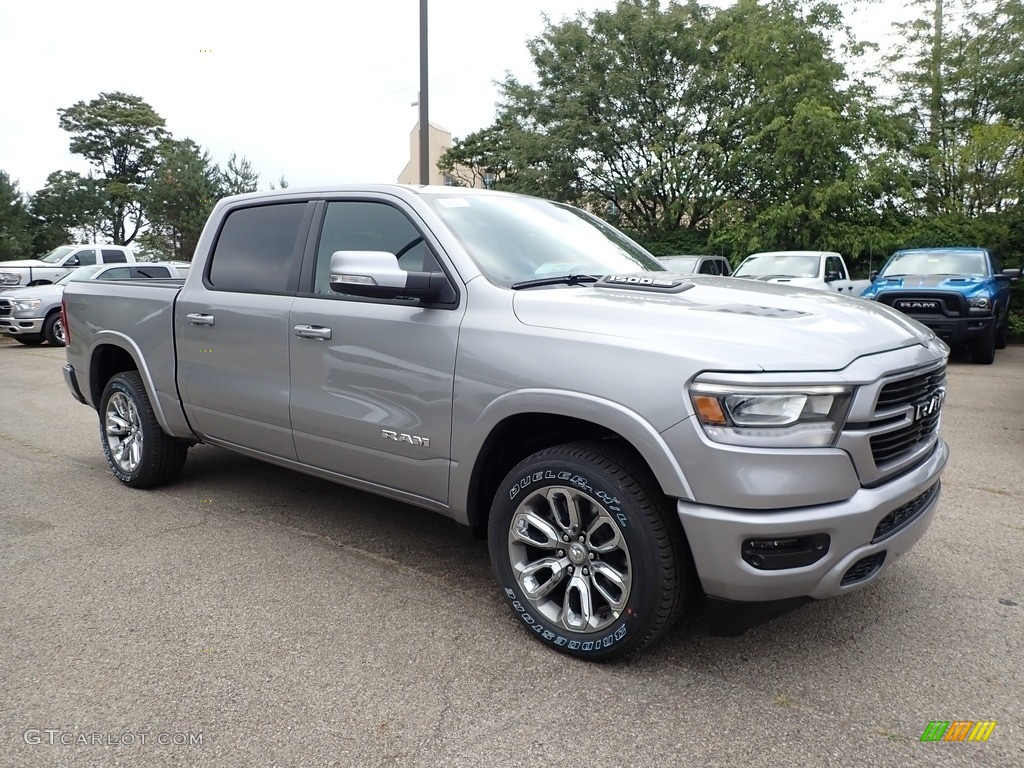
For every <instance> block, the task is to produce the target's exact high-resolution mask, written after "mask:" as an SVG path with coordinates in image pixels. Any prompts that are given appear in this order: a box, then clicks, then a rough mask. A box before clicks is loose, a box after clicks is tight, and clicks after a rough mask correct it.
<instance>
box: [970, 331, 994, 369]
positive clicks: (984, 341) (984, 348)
mask: <svg viewBox="0 0 1024 768" xmlns="http://www.w3.org/2000/svg"><path fill="white" fill-rule="evenodd" d="M995 359H996V329H995V326H994V325H993V326H992V327H991V328H989V329H988V332H987V333H986V334H985V335H984V336H982V337H981V338H980V339H978V340H977V341H975V342H973V343H972V344H971V361H972V362H974V363H977V364H979V365H992V363H994V362H995Z"/></svg>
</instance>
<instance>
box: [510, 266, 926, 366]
mask: <svg viewBox="0 0 1024 768" xmlns="http://www.w3.org/2000/svg"><path fill="white" fill-rule="evenodd" d="M648 276H649V277H651V278H654V279H658V280H664V279H665V278H666V277H672V276H671V275H667V274H666V273H664V272H658V273H648ZM675 279H685V281H686V283H689V284H692V287H690V288H686V289H684V290H682V291H680V292H677V293H666V292H663V291H660V290H658V289H657V288H619V287H610V286H606V285H602V284H594V285H586V286H567V287H561V286H559V287H551V288H532V289H525V290H520V291H517V292H516V294H515V297H514V299H513V308H514V311H515V314H516V317H518V318H519V320H520V322H522V323H523V324H525V325H530V326H537V327H541V328H551V329H561V330H566V331H576V332H580V333H594V334H601V335H605V336H613V337H619V338H625V339H631V340H635V341H636V342H637V343H638V344H639V343H645V342H651V341H653V342H656V343H657V342H660V343H662V344H664V345H667V346H670V347H674V348H676V349H678V350H679V351H680V353H681V354H685V355H686V356H687V357H690V358H693V359H695V360H702V361H703V362H704V364H705V366H706V367H708V368H710V369H715V368H718V369H720V370H724V369H732V370H736V369H743V370H754V369H757V368H760V369H762V370H764V371H811V370H819V371H836V370H841V369H843V368H845V367H846V366H847V365H849V364H850V363H851V362H853V361H854V360H855V359H857V358H858V357H862V356H864V355H870V354H875V353H879V352H887V351H890V350H893V349H898V348H901V347H909V346H914V345H921V346H927V345H928V344H929V341H930V340H931V339H932V338H934V333H932V331H930V330H929V329H927V328H925V327H924V326H923V325H921V324H919V323H917V322H916V321H914V320H911V319H910V318H909V317H907V316H906V315H904V314H902V313H901V312H897V311H895V310H893V309H890V308H889V307H886V306H884V305H881V304H877V303H875V302H871V301H865V300H863V299H858V298H853V297H850V296H843V295H840V294H836V293H832V292H827V291H816V290H809V289H801V288H791V287H786V286H777V285H770V284H766V283H762V282H757V281H746V280H742V281H741V280H734V279H731V278H716V277H696V276H689V275H687V276H682V275H679V276H675ZM737 363H739V365H737Z"/></svg>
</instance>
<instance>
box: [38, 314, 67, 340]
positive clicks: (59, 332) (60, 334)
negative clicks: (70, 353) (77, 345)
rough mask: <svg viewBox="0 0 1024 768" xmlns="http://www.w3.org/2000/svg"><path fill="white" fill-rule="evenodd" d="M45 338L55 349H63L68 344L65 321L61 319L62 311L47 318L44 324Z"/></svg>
mask: <svg viewBox="0 0 1024 768" xmlns="http://www.w3.org/2000/svg"><path fill="white" fill-rule="evenodd" d="M43 336H45V337H46V340H47V341H48V342H50V346H53V347H63V346H64V345H66V344H67V343H68V342H67V337H66V336H65V335H64V321H63V320H62V319H61V317H60V310H57V311H55V312H51V313H50V315H49V316H48V317H47V318H46V322H44V323H43Z"/></svg>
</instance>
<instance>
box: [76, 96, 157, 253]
mask: <svg viewBox="0 0 1024 768" xmlns="http://www.w3.org/2000/svg"><path fill="white" fill-rule="evenodd" d="M57 114H58V115H59V116H60V127H61V128H62V129H63V130H65V131H67V132H68V133H70V134H71V143H70V149H71V151H72V152H73V153H75V154H79V155H82V156H83V157H84V158H86V159H87V160H88V161H89V162H90V163H91V164H92V166H93V168H94V169H95V172H96V179H97V181H98V182H99V183H100V185H101V186H102V188H103V191H104V199H105V201H106V224H105V226H104V233H103V234H104V235H106V236H107V237H109V238H110V239H111V240H112V241H113V242H114V243H115V244H119V245H127V244H129V243H131V242H132V241H133V240H134V239H135V237H136V236H137V235H138V234H139V231H140V230H141V229H142V227H143V226H144V224H145V218H144V211H143V204H142V198H143V190H144V189H145V188H146V185H147V183H148V182H149V178H150V176H151V175H152V173H153V170H154V168H155V167H156V162H157V152H158V149H159V147H160V145H161V142H163V141H164V140H165V139H167V138H168V137H169V134H168V132H167V130H166V128H165V123H164V119H163V118H162V117H160V115H158V114H157V113H156V111H155V110H154V109H153V108H152V107H151V106H150V105H149V104H147V103H146V102H145V101H143V100H142V99H141V98H139V97H138V96H133V95H131V94H127V93H121V92H119V91H118V92H113V93H101V94H100V95H99V97H98V98H96V99H93V100H92V101H89V102H85V101H79V102H77V103H75V104H73V105H72V106H70V107H67V108H65V109H59V110H57Z"/></svg>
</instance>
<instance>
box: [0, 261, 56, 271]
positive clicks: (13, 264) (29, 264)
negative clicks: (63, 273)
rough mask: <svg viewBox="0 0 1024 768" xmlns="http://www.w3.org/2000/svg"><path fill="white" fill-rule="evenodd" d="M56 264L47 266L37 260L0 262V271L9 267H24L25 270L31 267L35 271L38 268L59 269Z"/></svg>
mask: <svg viewBox="0 0 1024 768" xmlns="http://www.w3.org/2000/svg"><path fill="white" fill-rule="evenodd" d="M59 266H60V265H58V264H47V263H46V262H45V261H40V260H39V259H15V260H14V261H0V269H9V268H10V267H24V268H25V269H27V268H29V267H32V269H36V268H38V267H44V268H46V267H48V268H50V269H59Z"/></svg>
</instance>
